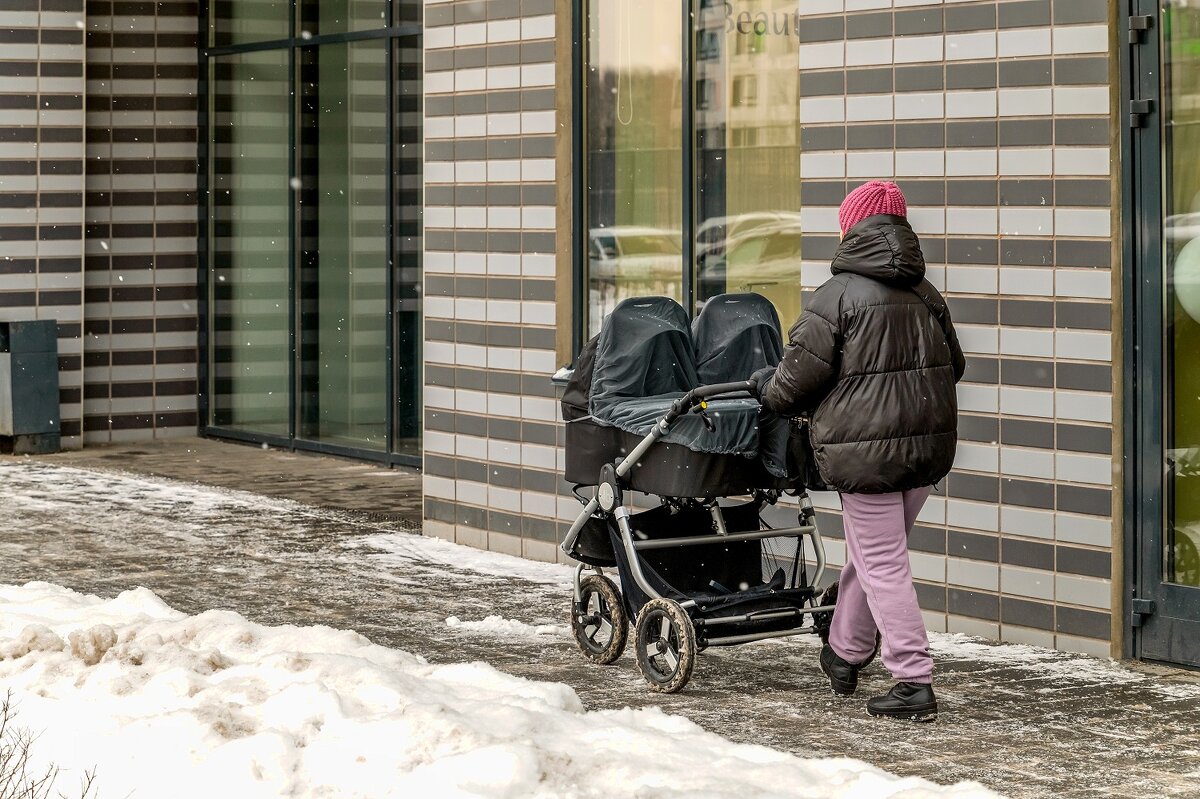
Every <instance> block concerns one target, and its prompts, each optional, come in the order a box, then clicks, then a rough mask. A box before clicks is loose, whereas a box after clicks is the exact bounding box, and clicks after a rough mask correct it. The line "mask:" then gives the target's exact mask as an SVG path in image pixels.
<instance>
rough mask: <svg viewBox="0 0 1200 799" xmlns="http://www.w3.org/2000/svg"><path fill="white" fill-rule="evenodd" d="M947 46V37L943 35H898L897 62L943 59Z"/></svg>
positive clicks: (910, 62) (896, 45)
mask: <svg viewBox="0 0 1200 799" xmlns="http://www.w3.org/2000/svg"><path fill="white" fill-rule="evenodd" d="M945 47H946V41H945V37H943V36H941V35H937V36H897V37H896V44H895V62H896V63H897V64H918V63H923V62H929V61H941V60H942V54H943V53H944V52H945Z"/></svg>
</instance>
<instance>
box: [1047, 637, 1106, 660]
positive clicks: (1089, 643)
mask: <svg viewBox="0 0 1200 799" xmlns="http://www.w3.org/2000/svg"><path fill="white" fill-rule="evenodd" d="M1054 646H1055V648H1057V649H1058V650H1059V651H1061V652H1078V653H1080V654H1083V655H1091V656H1092V657H1096V658H1111V657H1113V648H1112V644H1110V643H1109V642H1108V641H1097V640H1095V639H1092V638H1077V637H1075V636H1073V635H1063V634H1061V633H1060V634H1059V635H1058V636H1056V637H1055V639H1054ZM1118 657H1119V655H1118Z"/></svg>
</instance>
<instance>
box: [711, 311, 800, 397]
mask: <svg viewBox="0 0 1200 799" xmlns="http://www.w3.org/2000/svg"><path fill="white" fill-rule="evenodd" d="M692 335H693V337H694V338H695V339H696V370H697V374H698V376H699V379H700V384H701V385H711V384H713V383H732V382H735V381H738V380H749V379H750V376H751V375H752V374H754V373H755V372H757V371H758V370H759V369H762V368H764V367H767V366H778V365H779V361H780V360H781V359H782V358H783V339H782V338H781V337H780V335H779V314H777V313H776V312H775V306H774V305H772V304H771V302H770V301H769V300H768V299H767V298H766V297H764V296H762V295H761V294H722V295H720V296H719V297H713V298H712V299H711V300H709V301H708V302H706V303H705V304H704V310H703V311H701V312H700V315H699V316H697V317H696V321H695V322H694V323H693V324H692Z"/></svg>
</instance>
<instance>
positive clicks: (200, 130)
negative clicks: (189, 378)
mask: <svg viewBox="0 0 1200 799" xmlns="http://www.w3.org/2000/svg"><path fill="white" fill-rule="evenodd" d="M198 13H199V17H200V19H199V28H200V34H199V36H198V37H197V42H196V45H197V46H196V62H197V64H198V66H199V73H200V74H199V76H198V82H197V86H196V89H197V92H196V95H197V96H196V127H197V131H196V147H197V152H196V189H197V198H198V202H197V203H196V256H197V257H196V284H197V290H196V297H197V301H196V313H197V317H198V318H197V320H196V323H197V324H196V327H197V334H198V335H197V337H196V350H197V355H198V361H199V363H197V376H196V377H197V383H198V385H197V389H198V390H197V392H196V405H197V408H196V411H197V412H196V429H197V432H199V431H201V430H203V429H204V428H205V427H206V426H207V425H208V423H209V421H210V420H209V413H210V411H211V397H210V392H209V385H208V382H209V379H210V378H211V369H210V367H209V362H208V359H209V357H210V349H209V343H208V341H209V336H210V328H211V325H210V319H209V314H210V313H211V312H212V303H210V302H209V297H208V293H209V291H210V290H211V288H210V283H209V279H208V268H209V261H210V259H211V257H212V248H211V246H210V244H209V241H208V236H209V226H208V214H209V194H210V192H211V181H210V180H209V159H210V157H211V153H210V147H209V141H210V140H211V138H212V131H211V129H210V127H209V118H208V109H209V100H208V93H209V91H210V90H211V86H210V82H209V62H208V56H207V55H206V51H205V48H204V45H203V42H205V41H207V38H208V26H207V24H206V23H207V20H208V0H200V4H199V11H198Z"/></svg>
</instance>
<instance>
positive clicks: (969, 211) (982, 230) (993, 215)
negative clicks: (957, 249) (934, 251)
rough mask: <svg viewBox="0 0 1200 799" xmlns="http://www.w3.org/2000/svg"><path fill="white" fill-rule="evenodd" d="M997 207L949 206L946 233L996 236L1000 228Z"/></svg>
mask: <svg viewBox="0 0 1200 799" xmlns="http://www.w3.org/2000/svg"><path fill="white" fill-rule="evenodd" d="M998 216H999V215H998V211H997V209H995V208H947V209H946V233H947V234H949V235H952V236H968V235H984V236H994V235H996V233H997V230H998V226H999V223H998Z"/></svg>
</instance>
